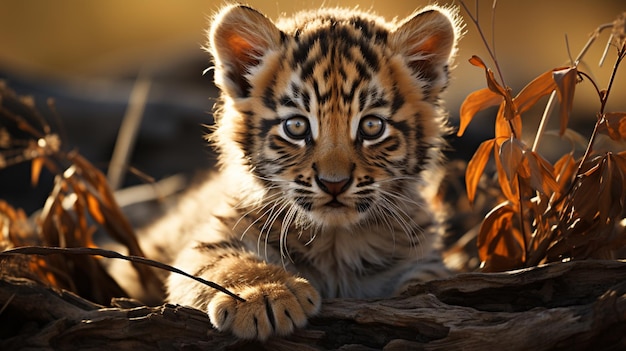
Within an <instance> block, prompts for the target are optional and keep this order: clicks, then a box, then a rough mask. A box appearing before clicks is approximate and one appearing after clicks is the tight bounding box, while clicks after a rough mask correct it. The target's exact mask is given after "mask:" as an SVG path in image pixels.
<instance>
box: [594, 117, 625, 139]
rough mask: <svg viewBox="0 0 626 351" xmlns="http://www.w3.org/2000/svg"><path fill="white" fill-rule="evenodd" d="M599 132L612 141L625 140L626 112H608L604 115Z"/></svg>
mask: <svg viewBox="0 0 626 351" xmlns="http://www.w3.org/2000/svg"><path fill="white" fill-rule="evenodd" d="M600 131H602V132H605V133H606V134H607V135H608V136H609V137H611V139H613V140H624V139H626V112H608V113H606V114H604V123H603V124H602V128H601V129H600Z"/></svg>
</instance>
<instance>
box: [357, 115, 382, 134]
mask: <svg viewBox="0 0 626 351" xmlns="http://www.w3.org/2000/svg"><path fill="white" fill-rule="evenodd" d="M384 131H385V120H383V119H382V118H380V117H378V116H371V115H370V116H365V117H363V118H361V122H359V132H360V133H361V135H362V136H363V138H364V139H376V138H378V137H380V136H381V135H382V134H383V132H384Z"/></svg>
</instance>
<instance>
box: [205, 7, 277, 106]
mask: <svg viewBox="0 0 626 351" xmlns="http://www.w3.org/2000/svg"><path fill="white" fill-rule="evenodd" d="M208 34H209V51H210V52H211V54H212V55H213V58H214V60H215V66H216V70H215V83H216V84H217V85H218V86H219V87H220V88H221V89H222V90H223V91H225V92H226V93H228V94H229V95H230V96H232V97H245V96H247V95H248V93H249V89H250V83H249V82H248V80H247V77H246V75H247V74H248V73H249V72H250V70H251V69H252V68H254V67H255V66H256V65H258V64H259V62H260V59H261V57H263V55H264V54H265V53H267V52H268V51H270V50H272V49H276V48H278V46H279V44H280V40H281V36H282V33H281V31H280V30H279V29H278V28H276V26H275V25H274V23H272V21H270V20H269V19H268V18H267V17H265V16H264V15H263V14H261V13H260V12H258V11H256V10H254V9H252V8H250V7H247V6H243V5H233V6H228V7H226V8H224V9H222V10H221V11H220V12H219V13H218V14H217V16H215V18H214V19H213V24H212V25H211V27H210V29H209V32H208Z"/></svg>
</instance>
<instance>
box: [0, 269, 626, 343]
mask: <svg viewBox="0 0 626 351" xmlns="http://www.w3.org/2000/svg"><path fill="white" fill-rule="evenodd" d="M0 306H4V309H3V310H2V312H0V328H1V329H0V338H1V339H2V340H0V349H2V350H12V349H23V348H31V349H33V348H35V349H38V348H41V349H53V348H54V349H61V350H63V349H72V350H75V349H81V350H85V349H104V348H106V349H134V350H143V349H162V350H180V349H185V350H196V349H204V350H231V349H250V350H258V349H268V350H331V349H341V350H373V349H384V350H407V349H410V350H454V349H463V350H586V349H594V350H602V349H615V350H619V349H626V262H624V261H578V262H568V263H558V264H551V265H546V266H541V267H535V268H530V269H525V270H520V271H514V272H506V273H495V274H494V273H492V274H486V273H468V274H460V275H458V276H455V277H452V278H450V279H446V280H438V281H432V282H428V283H424V284H419V285H415V286H413V287H411V288H410V289H409V291H408V292H407V294H405V295H403V296H400V297H397V298H392V299H384V300H382V299H381V300H349V299H332V300H326V301H324V304H323V308H322V311H321V313H320V314H319V315H318V316H317V317H315V318H313V319H311V320H310V323H309V325H308V326H307V328H305V329H303V330H299V331H297V332H296V333H295V334H294V335H292V336H291V337H289V338H285V339H280V338H273V339H270V340H269V341H267V342H266V343H265V344H259V343H256V342H249V341H241V340H237V339H236V338H234V337H233V336H231V335H229V334H224V333H219V332H217V331H216V330H214V329H212V328H211V324H210V322H209V319H208V317H207V316H206V314H205V313H204V312H202V311H198V310H194V309H191V308H187V307H182V306H175V305H171V304H165V305H162V306H156V307H148V306H143V305H140V304H138V303H136V302H134V301H132V300H125V299H119V300H114V301H113V307H108V308H105V307H103V306H100V305H97V304H94V303H91V302H89V301H87V300H84V299H82V298H80V297H78V296H76V295H74V294H72V293H69V292H66V291H57V290H54V289H50V288H47V287H43V286H41V285H39V284H37V283H35V282H33V281H31V280H28V279H24V278H15V277H9V276H4V277H2V278H1V279H0ZM0 308H2V307H0Z"/></svg>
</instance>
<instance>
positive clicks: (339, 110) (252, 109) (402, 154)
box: [152, 5, 459, 340]
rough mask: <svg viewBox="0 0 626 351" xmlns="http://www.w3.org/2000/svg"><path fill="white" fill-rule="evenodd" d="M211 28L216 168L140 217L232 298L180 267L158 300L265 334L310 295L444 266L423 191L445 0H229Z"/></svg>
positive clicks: (367, 291) (377, 290) (438, 230)
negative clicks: (269, 10)
mask: <svg viewBox="0 0 626 351" xmlns="http://www.w3.org/2000/svg"><path fill="white" fill-rule="evenodd" d="M208 37H209V46H208V50H209V51H210V53H211V54H212V56H213V59H214V63H215V83H216V85H217V86H218V87H219V89H220V90H221V98H220V102H219V104H218V106H217V108H216V111H215V118H216V128H215V130H214V132H213V133H212V135H211V136H210V139H211V140H212V141H213V143H214V144H215V146H216V148H217V150H218V151H219V153H220V157H221V158H220V165H221V169H220V172H219V173H218V174H216V175H215V176H214V177H213V178H212V179H211V180H209V181H207V182H205V183H204V184H202V185H201V186H199V188H197V189H193V191H190V192H189V194H188V195H187V196H186V198H184V200H183V201H182V203H181V204H180V206H179V208H178V210H177V211H178V213H173V214H171V215H170V216H169V218H166V219H165V220H164V221H162V222H160V223H158V224H157V225H156V226H155V227H154V228H152V230H153V231H156V232H157V233H159V235H161V236H169V238H170V239H173V240H174V241H175V242H173V243H170V244H169V246H168V247H165V248H164V250H166V251H168V250H169V251H170V252H173V255H175V259H174V265H175V266H176V267H178V268H180V269H183V270H185V271H187V272H190V273H193V274H195V275H198V276H201V277H203V278H204V279H206V280H210V281H213V282H216V283H218V284H220V285H222V286H224V287H225V288H227V289H229V290H230V291H232V292H234V293H235V294H237V295H239V296H240V297H242V298H243V299H245V302H240V301H237V300H235V299H233V298H232V297H229V296H228V295H226V294H224V293H222V292H218V291H216V290H214V289H211V288H208V287H205V286H203V285H200V284H198V283H196V282H194V281H192V280H190V279H188V278H185V277H182V276H179V275H177V274H173V275H171V276H170V277H169V278H168V281H167V290H168V300H169V301H170V302H172V303H177V304H183V305H189V306H193V307H196V308H199V309H202V310H205V311H207V312H208V314H209V316H210V319H211V322H212V324H213V325H214V326H215V327H216V328H217V329H219V330H221V331H229V332H232V333H234V334H235V335H236V336H238V337H241V338H248V339H259V340H265V339H267V338H268V337H269V336H271V335H287V334H289V333H291V332H292V331H293V330H294V329H295V328H299V327H302V326H304V325H305V324H306V321H307V318H309V317H311V316H313V315H315V314H316V313H317V312H318V311H319V309H320V303H321V298H322V297H354V298H368V297H387V296H392V295H394V294H398V293H400V292H402V291H403V289H404V288H405V287H406V286H407V285H408V284H410V283H412V282H416V281H423V280H429V279H433V278H436V277H438V276H441V275H442V274H444V272H445V268H444V266H443V264H442V263H441V259H440V257H439V256H438V254H437V252H436V250H435V249H434V247H435V246H436V245H437V242H438V241H439V238H440V236H441V234H442V232H443V224H442V215H441V213H440V212H441V210H436V209H434V206H433V203H434V195H435V192H436V190H437V188H438V185H439V179H440V176H441V171H440V168H441V167H440V164H441V160H442V155H441V151H440V149H441V148H442V146H443V145H444V141H443V138H442V135H444V134H445V133H446V132H447V131H448V128H447V126H446V121H445V114H444V113H443V111H442V109H441V107H440V94H441V92H442V91H443V90H444V89H445V88H446V85H447V84H448V64H449V62H450V61H451V58H452V56H453V55H454V52H455V50H456V41H457V39H458V37H459V21H458V19H457V15H456V13H455V12H454V11H452V10H449V9H444V8H439V7H434V6H431V7H429V8H427V9H425V10H422V11H421V12H419V13H416V14H414V15H413V16H411V17H409V18H407V19H404V20H402V21H392V22H386V21H384V20H383V19H382V18H380V17H377V16H374V15H372V14H369V13H363V12H359V11H356V10H342V9H321V10H315V11H307V12H302V13H300V14H298V15H296V16H295V17H293V18H286V19H281V20H279V21H277V22H276V23H274V22H272V21H271V20H269V19H268V18H267V17H265V16H264V15H262V14H261V13H259V12H257V11H256V10H254V9H252V8H249V7H246V6H241V5H231V6H227V7H226V8H224V9H222V10H221V11H220V12H219V13H218V14H217V16H215V18H214V21H213V23H212V26H211V27H210V30H209V31H208ZM179 249H180V252H177V251H179Z"/></svg>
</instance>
